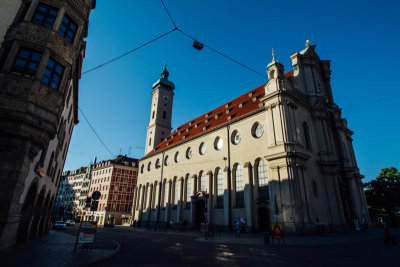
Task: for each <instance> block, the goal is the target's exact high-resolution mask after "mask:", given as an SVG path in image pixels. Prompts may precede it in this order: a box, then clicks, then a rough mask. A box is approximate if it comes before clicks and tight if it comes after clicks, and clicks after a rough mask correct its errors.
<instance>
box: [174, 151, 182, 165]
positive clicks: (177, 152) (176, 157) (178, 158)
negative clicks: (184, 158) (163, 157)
mask: <svg viewBox="0 0 400 267" xmlns="http://www.w3.org/2000/svg"><path fill="white" fill-rule="evenodd" d="M180 160H181V154H179V151H176V153H175V162H176V163H178V162H179V161H180Z"/></svg>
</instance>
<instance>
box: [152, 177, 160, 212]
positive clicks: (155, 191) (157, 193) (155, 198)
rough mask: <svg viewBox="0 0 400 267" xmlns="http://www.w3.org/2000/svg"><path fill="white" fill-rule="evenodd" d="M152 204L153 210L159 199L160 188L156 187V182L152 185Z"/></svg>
mask: <svg viewBox="0 0 400 267" xmlns="http://www.w3.org/2000/svg"><path fill="white" fill-rule="evenodd" d="M154 193H155V196H154V204H153V209H155V208H156V207H157V206H158V198H159V197H160V186H159V185H158V183H157V181H156V182H155V183H154Z"/></svg>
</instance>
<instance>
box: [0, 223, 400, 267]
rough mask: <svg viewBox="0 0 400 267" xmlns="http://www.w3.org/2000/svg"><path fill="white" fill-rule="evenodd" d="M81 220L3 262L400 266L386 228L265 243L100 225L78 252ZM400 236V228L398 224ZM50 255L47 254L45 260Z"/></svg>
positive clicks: (257, 238)
mask: <svg viewBox="0 0 400 267" xmlns="http://www.w3.org/2000/svg"><path fill="white" fill-rule="evenodd" d="M77 230H78V226H74V227H69V228H68V229H67V231H66V232H58V231H51V232H50V234H48V235H44V236H42V237H40V238H38V239H36V240H32V241H31V242H29V243H28V244H25V245H22V246H18V247H16V248H14V249H11V250H9V251H5V252H3V253H2V254H0V262H2V266H131V265H134V266H165V265H169V266H178V265H181V266H197V265H205V264H207V265H211V266H382V267H383V266H400V246H389V247H388V246H384V245H383V239H382V229H374V230H372V231H370V232H368V233H351V234H349V235H331V236H327V237H317V236H311V237H296V236H288V237H287V238H286V245H274V246H272V245H264V244H263V239H262V237H261V236H259V235H251V234H243V235H242V236H241V237H240V239H237V238H235V237H234V236H233V234H231V233H221V234H219V235H217V236H216V238H215V239H214V240H210V239H208V240H204V239H203V238H200V236H199V235H198V234H197V233H193V232H187V233H180V232H157V233H154V232H150V231H145V230H144V229H133V228H130V227H118V226H117V227H115V228H99V229H98V233H97V236H96V243H95V245H94V248H93V250H92V251H82V250H78V252H77V253H74V252H73V245H74V241H75V235H76V233H77ZM393 232H394V233H395V237H396V239H397V240H400V229H393ZM44 259H45V260H44Z"/></svg>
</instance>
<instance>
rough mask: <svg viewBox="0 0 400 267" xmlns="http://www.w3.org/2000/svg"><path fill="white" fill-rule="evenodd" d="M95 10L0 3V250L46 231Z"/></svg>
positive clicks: (57, 3)
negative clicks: (86, 38)
mask: <svg viewBox="0 0 400 267" xmlns="http://www.w3.org/2000/svg"><path fill="white" fill-rule="evenodd" d="M95 5H96V1H95V0H43V1H42V0H32V1H25V0H24V1H22V0H2V1H1V2H0V10H1V16H0V42H1V47H0V203H1V205H0V250H2V249H4V248H6V247H10V246H12V245H13V244H15V243H22V242H25V241H26V240H29V239H31V238H35V237H36V236H38V235H40V234H43V233H45V232H47V231H48V229H49V225H50V219H51V218H50V217H51V211H52V210H53V206H54V202H55V196H56V191H57V187H58V183H59V179H60V176H61V172H62V169H63V167H64V162H65V158H66V154H67V151H68V146H69V142H70V138H71V134H72V131H73V127H74V124H77V123H78V92H79V89H78V85H79V79H80V77H81V68H82V62H83V58H84V56H85V47H86V42H85V41H84V40H83V38H85V37H86V36H87V32H88V19H89V14H90V12H91V10H92V9H93V8H94V7H95Z"/></svg>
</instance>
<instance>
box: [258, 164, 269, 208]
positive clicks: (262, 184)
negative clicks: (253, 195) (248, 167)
mask: <svg viewBox="0 0 400 267" xmlns="http://www.w3.org/2000/svg"><path fill="white" fill-rule="evenodd" d="M257 177H258V199H259V200H268V199H269V187H268V168H267V164H266V163H265V161H264V160H260V161H259V162H258V166H257Z"/></svg>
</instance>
